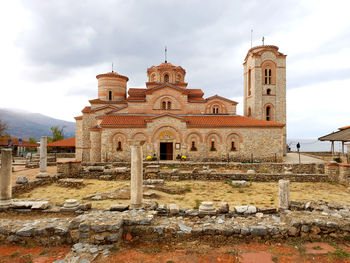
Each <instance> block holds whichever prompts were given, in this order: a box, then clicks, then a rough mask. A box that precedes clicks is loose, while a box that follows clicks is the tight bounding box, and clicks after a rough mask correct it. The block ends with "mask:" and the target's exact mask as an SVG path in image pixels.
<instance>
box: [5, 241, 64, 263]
mask: <svg viewBox="0 0 350 263" xmlns="http://www.w3.org/2000/svg"><path fill="white" fill-rule="evenodd" d="M70 249H71V248H70V247H69V246H66V247H49V248H47V247H21V246H10V245H0V263H5V262H7V263H30V262H31V263H34V262H36V263H51V262H54V261H55V260H58V259H64V257H65V256H66V254H67V253H68V252H69V251H70Z"/></svg>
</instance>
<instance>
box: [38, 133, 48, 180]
mask: <svg viewBox="0 0 350 263" xmlns="http://www.w3.org/2000/svg"><path fill="white" fill-rule="evenodd" d="M46 167H47V137H46V136H41V138H40V172H39V174H38V175H37V177H47V176H48V174H47V170H46Z"/></svg>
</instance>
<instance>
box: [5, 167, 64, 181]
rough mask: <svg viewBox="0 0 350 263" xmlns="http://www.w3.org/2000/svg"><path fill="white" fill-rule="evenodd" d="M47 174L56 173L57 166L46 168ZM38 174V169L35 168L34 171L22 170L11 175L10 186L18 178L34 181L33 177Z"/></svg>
mask: <svg viewBox="0 0 350 263" xmlns="http://www.w3.org/2000/svg"><path fill="white" fill-rule="evenodd" d="M46 170H47V172H48V173H49V174H55V173H57V166H48V167H47V169H46ZM39 172H40V168H35V169H24V170H21V171H17V172H13V173H12V178H11V181H12V184H15V183H16V179H17V177H18V176H25V177H27V178H28V180H31V179H34V178H35V176H36V175H37V174H38V173H39Z"/></svg>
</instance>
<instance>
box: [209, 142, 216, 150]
mask: <svg viewBox="0 0 350 263" xmlns="http://www.w3.org/2000/svg"><path fill="white" fill-rule="evenodd" d="M210 151H212V152H213V151H216V148H215V141H211V144H210Z"/></svg>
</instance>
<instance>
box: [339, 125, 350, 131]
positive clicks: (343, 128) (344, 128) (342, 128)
mask: <svg viewBox="0 0 350 263" xmlns="http://www.w3.org/2000/svg"><path fill="white" fill-rule="evenodd" d="M349 128H350V126H345V127H341V128H339V130H341V131H342V130H346V129H349Z"/></svg>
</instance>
